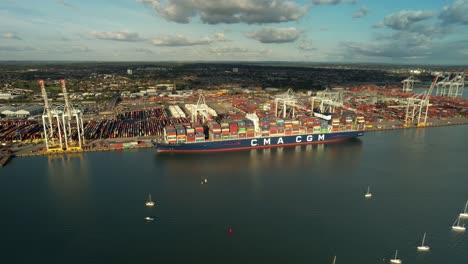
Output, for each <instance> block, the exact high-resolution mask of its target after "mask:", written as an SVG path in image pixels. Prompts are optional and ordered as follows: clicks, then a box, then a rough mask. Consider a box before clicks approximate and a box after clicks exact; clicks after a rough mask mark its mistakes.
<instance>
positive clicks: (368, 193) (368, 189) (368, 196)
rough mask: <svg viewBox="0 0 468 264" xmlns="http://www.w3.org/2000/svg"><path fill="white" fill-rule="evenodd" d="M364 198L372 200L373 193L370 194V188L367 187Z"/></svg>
mask: <svg viewBox="0 0 468 264" xmlns="http://www.w3.org/2000/svg"><path fill="white" fill-rule="evenodd" d="M364 197H366V198H371V197H372V193H370V186H367V193H366V194H365V195H364Z"/></svg>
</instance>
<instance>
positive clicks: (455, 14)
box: [439, 0, 468, 25]
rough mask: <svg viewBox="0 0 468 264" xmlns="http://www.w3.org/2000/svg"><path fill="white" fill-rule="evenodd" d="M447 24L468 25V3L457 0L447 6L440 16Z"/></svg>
mask: <svg viewBox="0 0 468 264" xmlns="http://www.w3.org/2000/svg"><path fill="white" fill-rule="evenodd" d="M439 18H440V19H441V20H442V21H443V22H444V23H445V24H461V25H468V1H464V0H456V1H454V2H453V3H452V4H451V5H449V6H445V7H444V9H443V10H442V12H441V13H440V15H439Z"/></svg>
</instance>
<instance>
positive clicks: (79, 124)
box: [60, 79, 85, 151]
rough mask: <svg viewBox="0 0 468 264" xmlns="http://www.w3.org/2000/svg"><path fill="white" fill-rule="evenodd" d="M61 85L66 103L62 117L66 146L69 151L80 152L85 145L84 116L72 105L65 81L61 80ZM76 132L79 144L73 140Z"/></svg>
mask: <svg viewBox="0 0 468 264" xmlns="http://www.w3.org/2000/svg"><path fill="white" fill-rule="evenodd" d="M60 84H61V86H62V93H63V97H64V101H65V109H64V110H65V112H64V113H63V115H62V120H63V131H64V138H65V146H66V149H67V150H71V151H80V150H82V146H83V144H85V139H84V129H83V115H82V113H81V111H80V110H79V109H75V108H73V106H72V104H71V103H70V100H69V98H68V92H67V87H66V85H65V80H63V79H62V80H60ZM73 118H75V122H73ZM74 131H76V132H77V136H78V142H75V141H74V140H73V137H72V136H73V132H74Z"/></svg>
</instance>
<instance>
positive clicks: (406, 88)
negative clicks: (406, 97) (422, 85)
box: [401, 76, 414, 93]
mask: <svg viewBox="0 0 468 264" xmlns="http://www.w3.org/2000/svg"><path fill="white" fill-rule="evenodd" d="M401 83H403V92H405V93H411V92H412V91H413V87H414V77H413V76H410V77H409V78H407V79H405V80H403V81H401Z"/></svg>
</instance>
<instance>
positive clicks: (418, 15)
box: [383, 10, 434, 30]
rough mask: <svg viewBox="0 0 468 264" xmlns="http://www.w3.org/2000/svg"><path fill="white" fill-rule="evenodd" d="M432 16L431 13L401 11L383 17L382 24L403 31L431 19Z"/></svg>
mask: <svg viewBox="0 0 468 264" xmlns="http://www.w3.org/2000/svg"><path fill="white" fill-rule="evenodd" d="M433 15H434V13H433V12H432V11H422V10H418V11H409V10H402V11H400V12H398V13H395V14H390V15H387V16H385V18H384V21H383V24H384V25H385V26H387V27H389V28H392V29H396V30H404V29H407V28H408V27H410V26H411V25H412V24H414V23H416V22H419V21H422V20H426V19H429V18H431V17H432V16H433Z"/></svg>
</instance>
